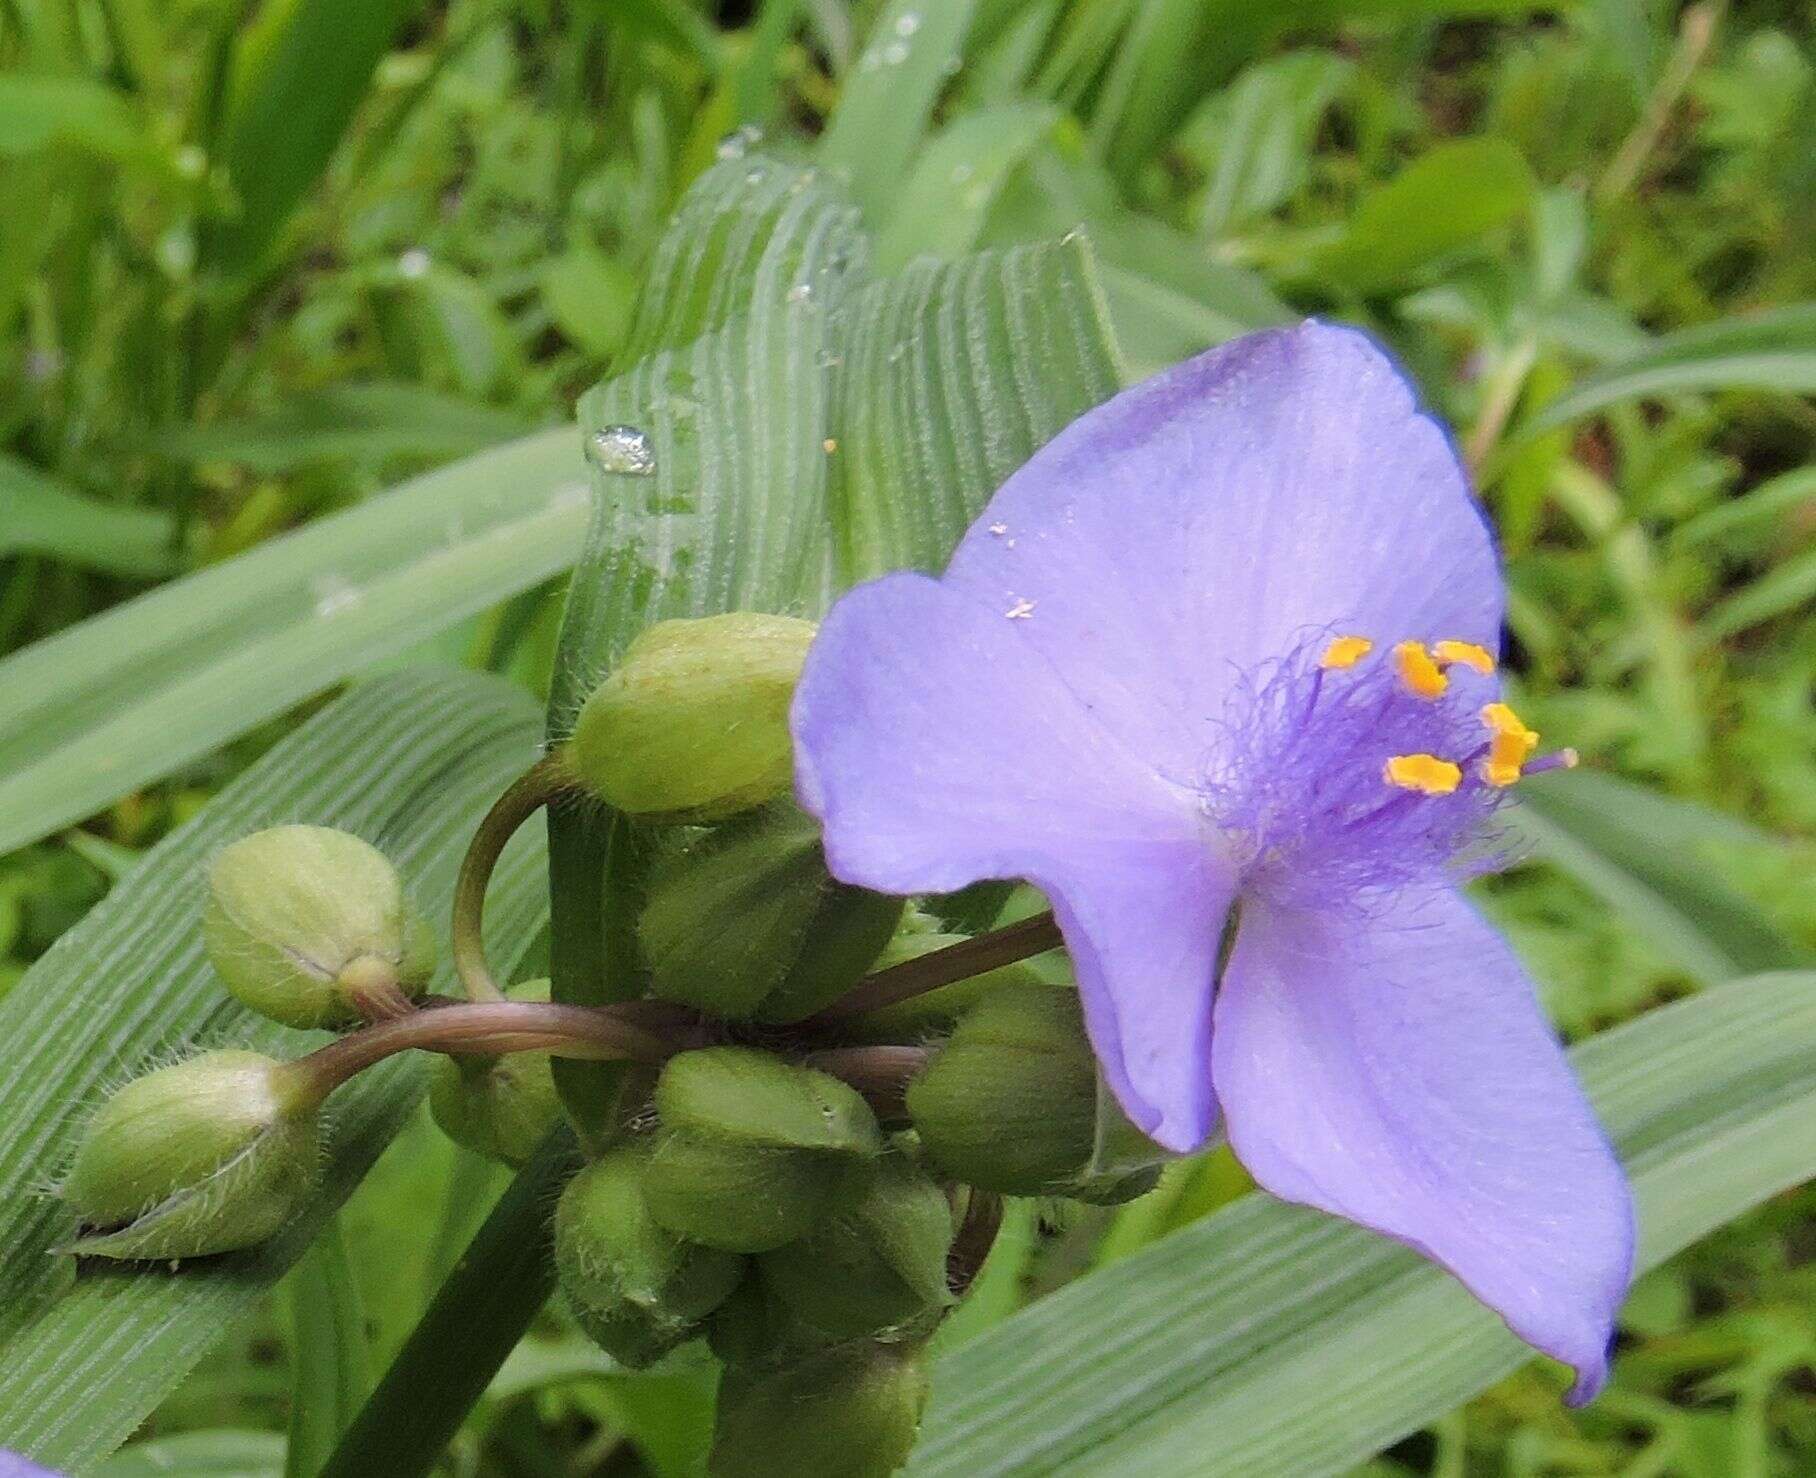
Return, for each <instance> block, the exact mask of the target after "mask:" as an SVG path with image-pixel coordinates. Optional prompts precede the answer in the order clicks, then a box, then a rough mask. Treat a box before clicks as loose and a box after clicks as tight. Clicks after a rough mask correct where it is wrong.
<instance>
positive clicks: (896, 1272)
mask: <svg viewBox="0 0 1816 1478" xmlns="http://www.w3.org/2000/svg"><path fill="white" fill-rule="evenodd" d="M952 1231H953V1227H952V1208H951V1205H950V1204H949V1203H948V1202H947V1200H946V1194H945V1192H944V1191H942V1190H941V1189H940V1188H939V1186H938V1185H936V1184H935V1183H934V1182H933V1181H932V1180H931V1179H929V1178H928V1177H927V1176H926V1175H925V1174H924V1173H923V1172H922V1171H920V1170H919V1169H917V1168H916V1167H915V1165H914V1164H913V1162H912V1161H910V1160H909V1159H908V1158H907V1157H906V1156H904V1155H899V1154H892V1155H888V1156H885V1157H884V1158H883V1159H882V1160H879V1161H878V1162H876V1164H875V1165H873V1166H870V1167H868V1168H867V1169H866V1170H865V1171H864V1172H862V1189H861V1190H859V1191H858V1192H857V1193H856V1194H855V1195H853V1196H852V1197H851V1198H850V1199H849V1200H848V1201H845V1202H844V1203H842V1204H840V1205H839V1206H838V1207H836V1208H835V1209H834V1210H833V1211H832V1213H831V1214H829V1215H827V1216H825V1217H823V1218H822V1219H821V1220H820V1221H819V1222H818V1223H817V1224H816V1225H815V1226H814V1227H813V1228H812V1229H811V1230H809V1231H808V1233H807V1235H806V1236H804V1237H802V1238H800V1239H799V1240H798V1241H794V1242H790V1243H789V1244H788V1245H787V1246H785V1247H779V1248H777V1249H776V1250H775V1251H774V1252H767V1253H764V1254H763V1256H762V1257H761V1258H759V1259H758V1261H757V1267H758V1270H759V1272H760V1273H761V1275H762V1278H763V1282H764V1284H765V1286H767V1287H768V1288H769V1289H770V1291H771V1292H772V1293H773V1294H774V1295H775V1296H776V1298H777V1299H779V1300H780V1301H781V1302H782V1303H784V1304H785V1305H787V1306H788V1308H789V1310H790V1311H791V1312H792V1313H793V1314H794V1315H795V1316H796V1317H797V1318H798V1319H799V1320H800V1321H801V1322H802V1323H804V1324H806V1325H807V1326H809V1327H810V1328H812V1329H814V1330H817V1331H820V1332H821V1333H823V1334H825V1335H828V1336H831V1337H832V1338H835V1339H846V1338H853V1337H856V1336H859V1335H873V1334H882V1333H883V1332H885V1331H887V1330H894V1329H901V1328H903V1327H906V1326H911V1325H915V1324H917V1323H921V1322H925V1323H928V1324H931V1323H932V1322H933V1321H935V1320H937V1318H938V1316H939V1314H940V1312H941V1311H942V1310H943V1309H944V1308H945V1307H946V1305H947V1303H949V1302H950V1295H949V1294H948V1292H947V1289H946V1253H947V1251H948V1250H949V1249H950V1248H951V1246H952Z"/></svg>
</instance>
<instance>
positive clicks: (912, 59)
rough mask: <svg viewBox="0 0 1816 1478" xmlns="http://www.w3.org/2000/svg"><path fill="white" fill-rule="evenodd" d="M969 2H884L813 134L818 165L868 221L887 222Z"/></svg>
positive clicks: (956, 48)
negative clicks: (843, 186) (821, 128)
mask: <svg viewBox="0 0 1816 1478" xmlns="http://www.w3.org/2000/svg"><path fill="white" fill-rule="evenodd" d="M975 5H976V0H940V3H939V4H938V5H929V4H927V0H889V3H888V4H886V5H884V6H883V8H882V11H881V12H880V13H879V14H878V16H877V18H876V22H875V24H874V25H872V26H871V28H870V34H869V37H868V38H867V39H866V41H865V43H864V50H863V53H862V54H861V55H860V56H859V57H858V61H857V65H856V66H855V67H853V68H852V70H851V72H850V74H849V75H848V76H847V77H846V78H845V91H844V94H843V95H842V96H841V97H840V98H839V105H838V107H837V108H836V109H835V110H834V112H833V115H832V117H831V118H830V119H828V120H827V123H826V132H825V133H824V134H823V135H821V137H820V150H819V158H820V163H822V164H823V165H825V166H826V167H827V168H828V169H831V170H834V171H835V172H837V173H838V174H839V175H840V176H842V177H843V178H844V179H846V180H848V181H849V182H850V185H851V192H852V194H853V196H855V197H856V199H857V202H858V204H859V205H861V206H862V207H863V209H864V218H865V219H866V220H867V221H870V222H871V223H872V224H875V223H877V222H879V221H882V220H884V219H886V218H887V216H888V213H889V209H888V208H889V204H890V202H891V201H892V200H893V199H894V197H895V194H896V192H897V191H898V190H899V189H900V188H901V184H902V179H903V176H904V175H905V174H906V173H907V170H908V161H909V160H910V159H912V158H913V157H914V155H915V151H916V149H917V148H918V146H919V144H920V141H921V137H922V135H923V134H924V133H925V132H926V129H927V120H928V118H929V117H930V116H931V115H932V112H933V104H934V102H935V101H936V100H937V99H938V97H939V94H940V89H941V88H942V87H944V86H945V85H946V81H947V79H948V78H949V77H950V76H951V75H952V73H953V72H954V71H956V70H957V68H958V65H959V62H960V59H961V57H962V54H963V48H964V44H965V35H966V32H967V31H969V30H970V27H971V12H972V10H973V8H974V7H975Z"/></svg>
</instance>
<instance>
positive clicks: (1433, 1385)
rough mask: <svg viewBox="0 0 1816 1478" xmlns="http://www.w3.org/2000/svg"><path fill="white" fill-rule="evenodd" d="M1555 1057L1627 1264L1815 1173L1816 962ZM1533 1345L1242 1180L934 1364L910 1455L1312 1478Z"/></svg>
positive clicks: (1465, 1393)
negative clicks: (1598, 1131) (1592, 1110)
mask: <svg viewBox="0 0 1816 1478" xmlns="http://www.w3.org/2000/svg"><path fill="white" fill-rule="evenodd" d="M1572 1055H1573V1058H1574V1060H1575V1064H1576V1067H1577V1070H1578V1071H1579V1073H1580V1074H1581V1075H1582V1078H1583V1081H1584V1083H1585V1085H1586V1086H1587V1088H1588V1090H1589V1093H1590V1095H1591V1097H1592V1098H1593V1099H1594V1101H1595V1104H1596V1108H1597V1110H1598V1112H1599V1113H1600V1114H1601V1116H1602V1120H1603V1123H1604V1124H1605V1125H1606V1126H1607V1128H1608V1130H1609V1133H1610V1134H1611V1135H1612V1136H1613V1139H1614V1142H1615V1144H1616V1146H1617V1148H1618V1149H1619V1150H1620V1152H1621V1155H1622V1157H1623V1159H1624V1160H1625V1161H1626V1164H1627V1168H1628V1173H1629V1174H1630V1175H1631V1176H1632V1179H1633V1184H1634V1190H1635V1193H1636V1195H1637V1198H1638V1206H1639V1222H1640V1262H1641V1265H1642V1266H1643V1267H1653V1266H1656V1265H1657V1264H1658V1263H1660V1262H1661V1261H1663V1260H1664V1259H1665V1258H1667V1257H1669V1256H1671V1255H1672V1254H1673V1253H1675V1252H1677V1251H1678V1250H1679V1249H1681V1248H1682V1247H1684V1246H1686V1245H1687V1244H1689V1243H1690V1242H1692V1241H1694V1240H1695V1239H1697V1238H1698V1237H1701V1236H1703V1235H1705V1234H1707V1233H1708V1232H1709V1231H1711V1230H1713V1229H1714V1228H1715V1227H1717V1226H1719V1225H1721V1224H1722V1223H1723V1222H1725V1221H1727V1220H1729V1219H1731V1218H1732V1217H1735V1216H1738V1215H1739V1214H1740V1213H1742V1212H1743V1211H1745V1210H1747V1209H1748V1208H1749V1207H1751V1206H1754V1205H1756V1204H1757V1203H1758V1202H1759V1201H1761V1200H1762V1199H1764V1198H1765V1197H1767V1196H1770V1195H1772V1194H1774V1193H1775V1192H1777V1191H1780V1190H1782V1189H1784V1188H1785V1187H1787V1186H1790V1185H1794V1184H1796V1183H1797V1182H1798V1181H1800V1180H1802V1179H1805V1178H1806V1177H1808V1176H1810V1175H1811V1174H1816V975H1811V974H1784V975H1767V976H1758V977H1754V978H1751V979H1748V980H1745V981H1736V982H1734V983H1732V984H1730V985H1727V986H1724V987H1721V988H1720V989H1717V990H1714V991H1711V992H1708V993H1706V994H1704V995H1702V996H1698V997H1695V998H1693V999H1691V1000H1688V1001H1685V1002H1682V1003H1680V1004H1678V1005H1675V1006H1671V1007H1667V1008H1665V1009H1664V1010H1661V1011H1658V1012H1655V1013H1653V1014H1652V1015H1651V1016H1648V1017H1645V1018H1642V1019H1641V1020H1640V1021H1638V1022H1635V1023H1633V1024H1631V1025H1629V1026H1625V1027H1622V1028H1619V1029H1618V1030H1616V1031H1612V1032H1609V1033H1607V1034H1606V1035H1604V1036H1602V1037H1598V1038H1596V1039H1595V1040H1593V1041H1591V1042H1589V1043H1587V1044H1586V1045H1584V1046H1582V1047H1580V1048H1578V1049H1577V1050H1576V1051H1575V1052H1574V1053H1573V1054H1572ZM1528 1358H1530V1352H1529V1351H1528V1350H1526V1349H1525V1347H1524V1346H1522V1345H1521V1344H1520V1343H1519V1342H1518V1341H1517V1340H1516V1339H1514V1337H1513V1336H1512V1335H1511V1334H1510V1333H1508V1331H1507V1330H1506V1328H1505V1327H1504V1326H1502V1325H1501V1324H1500V1322H1499V1321H1498V1320H1496V1319H1495V1317H1494V1316H1493V1315H1492V1314H1490V1313H1489V1312H1488V1311H1487V1310H1486V1309H1484V1308H1482V1307H1481V1306H1480V1305H1478V1304H1476V1303H1475V1302H1474V1301H1473V1300H1472V1299H1471V1298H1470V1297H1469V1295H1468V1294H1466V1293H1465V1292H1464V1291H1463V1289H1462V1288H1461V1286H1460V1285H1458V1284H1456V1283H1455V1282H1453V1281H1452V1280H1451V1279H1450V1278H1448V1277H1447V1276H1446V1275H1445V1274H1443V1273H1442V1272H1440V1271H1438V1270H1437V1269H1436V1268H1434V1267H1432V1266H1430V1265H1428V1264H1425V1263H1423V1262H1421V1261H1420V1260H1419V1259H1418V1258H1416V1257H1415V1256H1414V1255H1413V1254H1412V1253H1410V1252H1407V1251H1405V1250H1404V1249H1402V1248H1400V1247H1397V1246H1396V1245H1394V1244H1393V1243H1391V1242H1389V1241H1387V1240H1385V1239H1383V1238H1379V1237H1375V1236H1372V1235H1370V1234H1369V1233H1367V1232H1364V1231H1362V1230H1360V1229H1358V1228H1355V1227H1351V1226H1347V1225H1345V1224H1343V1223H1341V1222H1339V1221H1336V1220H1333V1219H1331V1218H1329V1217H1324V1216H1320V1215H1318V1214H1317V1213H1315V1212H1311V1211H1306V1210H1304V1209H1301V1208H1297V1207H1290V1206H1285V1205H1282V1204H1281V1203H1279V1202H1277V1201H1274V1200H1272V1199H1271V1198H1269V1197H1266V1196H1263V1195H1259V1194H1257V1195H1251V1196H1248V1197H1245V1198H1244V1199H1243V1200H1241V1201H1239V1202H1237V1203H1236V1204H1235V1205H1233V1206H1231V1207H1229V1208H1228V1209H1227V1210H1224V1211H1221V1212H1218V1213H1217V1214H1216V1215H1214V1216H1211V1217H1209V1218H1207V1219H1205V1220H1204V1221H1201V1222H1198V1223H1196V1224H1195V1225H1193V1226H1191V1227H1188V1228H1186V1229H1184V1230H1182V1231H1179V1232H1176V1233H1174V1234H1173V1235H1172V1236H1169V1237H1167V1238H1165V1239H1163V1240H1162V1241H1160V1242H1159V1243H1157V1244H1155V1245H1154V1246H1153V1247H1151V1248H1149V1249H1147V1250H1146V1251H1144V1252H1142V1253H1139V1254H1137V1255H1136V1256H1134V1257H1130V1258H1126V1259H1124V1260H1122V1261H1121V1262H1118V1263H1115V1264H1113V1265H1112V1266H1110V1267H1108V1268H1106V1269H1104V1270H1103V1271H1101V1272H1098V1273H1095V1274H1093V1275H1091V1276H1090V1277H1087V1278H1084V1279H1081V1280H1080V1281H1078V1282H1076V1283H1074V1284H1072V1285H1070V1286H1069V1287H1067V1288H1065V1289H1062V1290H1061V1291H1060V1292H1058V1293H1056V1294H1052V1295H1050V1296H1049V1297H1047V1298H1045V1299H1042V1300H1041V1301H1040V1302H1038V1303H1036V1304H1035V1305H1033V1306H1032V1307H1031V1308H1029V1309H1027V1310H1025V1311H1023V1312H1022V1313H1020V1314H1017V1315H1016V1316H1015V1317H1013V1318H1011V1319H1009V1320H1008V1321H1007V1322H1006V1323H1004V1324H1002V1325H1000V1326H998V1327H997V1328H995V1329H993V1330H991V1331H989V1332H988V1333H987V1334H985V1335H983V1336H982V1337H980V1338H979V1339H977V1340H975V1341H973V1342H971V1343H969V1344H967V1345H965V1346H963V1347H961V1348H960V1349H958V1350H957V1351H955V1352H954V1353H953V1354H952V1355H950V1356H949V1357H948V1358H946V1359H944V1360H942V1361H941V1362H940V1363H939V1364H938V1366H937V1367H936V1369H935V1373H934V1400H933V1406H932V1409H931V1411H930V1412H929V1414H928V1418H927V1426H926V1431H925V1435H924V1437H923V1439H922V1442H921V1446H920V1448H919V1449H918V1450H917V1451H916V1453H915V1456H914V1459H913V1461H912V1462H911V1463H910V1466H909V1470H908V1471H909V1472H910V1473H911V1474H915V1475H920V1478H933V1475H936V1474H952V1475H960V1474H962V1475H964V1478H985V1475H991V1474H1009V1473H1017V1474H1021V1473H1056V1472H1063V1473H1065V1474H1067V1475H1068V1478H1070V1475H1080V1478H1083V1475H1094V1474H1101V1475H1105V1478H1109V1475H1117V1478H1121V1475H1125V1474H1130V1473H1166V1474H1177V1475H1181V1478H1184V1475H1191V1478H1218V1475H1226V1474H1227V1475H1230V1478H1238V1475H1240V1478H1250V1475H1254V1474H1259V1473H1281V1474H1286V1473H1290V1474H1292V1475H1293V1478H1318V1475H1321V1474H1327V1473H1338V1472H1342V1471H1345V1470H1346V1469H1348V1468H1349V1467H1350V1466H1352V1465H1353V1464H1355V1463H1358V1462H1361V1461H1363V1460H1364V1459H1366V1458H1367V1457H1368V1456H1369V1455H1370V1454H1371V1453H1374V1452H1376V1451H1379V1450H1380V1449H1381V1448H1383V1447H1385V1446H1387V1445H1389V1444H1390V1443H1392V1442H1394V1441H1396V1440H1397V1439H1398V1438H1400V1437H1402V1436H1404V1435H1405V1434H1406V1433H1408V1432H1410V1431H1413V1430H1416V1429H1417V1428H1418V1427H1420V1426H1421V1425H1423V1424H1424V1423H1426V1422H1428V1421H1430V1420H1431V1419H1432V1418H1434V1417H1436V1416H1438V1415H1440V1414H1442V1413H1443V1412H1445V1411H1448V1410H1450V1409H1451V1408H1452V1407H1454V1406H1456V1405H1458V1404H1459V1403H1460V1402H1462V1401H1464V1400H1466V1399H1467V1398H1468V1397H1469V1396H1470V1395H1472V1394H1473V1393H1474V1392H1476V1391H1479V1390H1480V1389H1482V1388H1483V1387H1484V1386H1486V1385H1488V1384H1489V1383H1491V1382H1492V1381H1494V1380H1496V1379H1498V1378H1499V1377H1501V1376H1503V1375H1505V1374H1506V1373H1507V1372H1508V1371H1510V1370H1513V1369H1514V1368H1516V1367H1517V1366H1518V1365H1519V1364H1521V1363H1522V1362H1523V1361H1525V1360H1526V1359H1528Z"/></svg>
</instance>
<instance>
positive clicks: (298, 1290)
mask: <svg viewBox="0 0 1816 1478" xmlns="http://www.w3.org/2000/svg"><path fill="white" fill-rule="evenodd" d="M284 1292H285V1294H286V1299H285V1302H286V1304H287V1306H288V1310H289V1314H290V1440H289V1444H288V1446H287V1447H286V1448H285V1449H284V1472H285V1475H286V1478H315V1475H316V1474H317V1473H319V1472H320V1471H321V1468H322V1464H323V1463H324V1462H325V1461H326V1460H327V1457H328V1454H329V1453H330V1452H332V1451H333V1450H334V1444H335V1441H336V1440H337V1439H338V1438H339V1437H340V1434H341V1432H342V1431H343V1430H344V1429H345V1428H346V1427H347V1425H348V1424H349V1423H351V1422H352V1420H353V1418H354V1416H355V1415H356V1414H357V1413H358V1411H359V1408H360V1404H361V1403H362V1402H363V1401H364V1400H365V1399H366V1391H367V1389H368V1388H369V1387H370V1385H371V1383H372V1374H371V1371H370V1369H369V1368H368V1363H367V1357H366V1328H365V1318H364V1315H363V1313H362V1312H361V1309H360V1299H359V1285H358V1282H357V1280H356V1279H355V1277H354V1273H353V1265H352V1264H351V1263H350V1262H349V1261H348V1259H347V1244H346V1241H345V1239H344V1238H343V1237H342V1236H341V1228H340V1219H339V1217H330V1218H329V1220H328V1225H327V1226H325V1227H324V1228H323V1229H322V1234H321V1236H320V1237H318V1238H317V1239H316V1242H315V1245H314V1246H313V1247H311V1248H310V1249H309V1250H308V1252H306V1253H304V1254H303V1258H302V1261H300V1262H299V1263H297V1265H296V1266H295V1267H294V1268H292V1269H291V1270H290V1276H289V1277H288V1278H286V1279H285V1280H284Z"/></svg>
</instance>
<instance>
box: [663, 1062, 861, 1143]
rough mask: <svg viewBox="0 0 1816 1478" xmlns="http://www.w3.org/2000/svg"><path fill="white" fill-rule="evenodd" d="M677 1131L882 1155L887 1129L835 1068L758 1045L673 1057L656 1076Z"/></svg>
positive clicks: (669, 1123)
mask: <svg viewBox="0 0 1816 1478" xmlns="http://www.w3.org/2000/svg"><path fill="white" fill-rule="evenodd" d="M655 1105H656V1112H657V1114H658V1115H659V1116H660V1117H661V1120H662V1123H663V1124H664V1125H665V1126H666V1127H667V1128H670V1129H679V1130H687V1131H688V1132H690V1133H693V1134H699V1135H710V1136H714V1137H718V1138H723V1139H729V1140H735V1141H738V1142H740V1143H743V1144H749V1145H753V1146H764V1147H768V1148H771V1149H784V1150H823V1151H827V1152H830V1153H833V1154H844V1155H877V1154H880V1153H881V1152H882V1148H883V1135H882V1130H881V1129H879V1128H878V1127H877V1122H876V1115H875V1114H874V1113H872V1112H871V1110H870V1105H869V1104H868V1103H866V1102H865V1101H864V1098H863V1095H862V1094H860V1093H859V1092H858V1091H857V1090H856V1089H855V1088H852V1087H851V1086H850V1085H848V1084H846V1083H842V1082H840V1081H839V1080H838V1079H837V1078H835V1077H832V1076H831V1075H829V1074H827V1073H822V1072H816V1071H815V1070H814V1069H812V1068H809V1067H801V1066H799V1065H798V1064H795V1063H790V1062H785V1061H783V1060H782V1059H781V1058H780V1057H777V1056H775V1055H774V1054H773V1053H770V1052H763V1051H760V1050H759V1049H757V1048H755V1047H702V1048H699V1049H698V1050H696V1051H692V1052H682V1053H678V1054H677V1055H675V1056H674V1057H671V1058H670V1059H669V1060H668V1062H667V1063H666V1064H665V1065H664V1067H663V1069H662V1076H661V1077H660V1078H658V1079H657V1080H656V1092H655Z"/></svg>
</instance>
